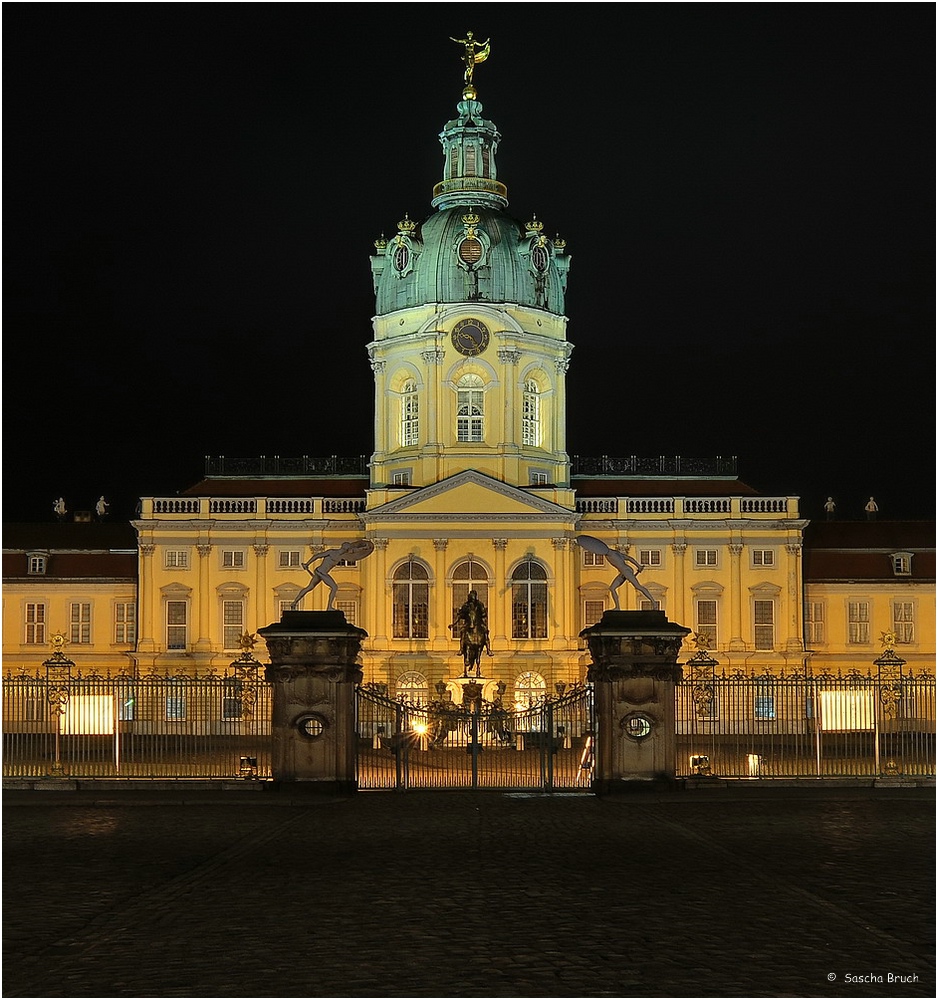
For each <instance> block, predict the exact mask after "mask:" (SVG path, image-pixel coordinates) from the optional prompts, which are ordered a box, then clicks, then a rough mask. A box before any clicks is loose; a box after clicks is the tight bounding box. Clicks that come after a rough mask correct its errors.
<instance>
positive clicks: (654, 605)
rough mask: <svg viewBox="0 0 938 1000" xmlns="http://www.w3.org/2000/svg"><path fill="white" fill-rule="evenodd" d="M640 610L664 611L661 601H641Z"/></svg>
mask: <svg viewBox="0 0 938 1000" xmlns="http://www.w3.org/2000/svg"><path fill="white" fill-rule="evenodd" d="M638 603H639V609H638V610H639V611H663V610H664V608H663V607H662V606H661V601H639V602H638Z"/></svg>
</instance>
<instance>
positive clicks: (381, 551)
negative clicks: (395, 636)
mask: <svg viewBox="0 0 938 1000" xmlns="http://www.w3.org/2000/svg"><path fill="white" fill-rule="evenodd" d="M372 541H373V542H374V545H375V558H374V559H369V560H368V563H369V564H371V565H373V566H374V571H375V576H374V581H373V582H374V586H372V587H371V588H370V589H371V593H372V600H373V604H372V613H371V620H372V622H374V627H375V637H374V645H375V646H385V647H386V646H387V645H388V602H387V594H386V590H387V585H388V539H387V538H372ZM369 568H370V566H369Z"/></svg>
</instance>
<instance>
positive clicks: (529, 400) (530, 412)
mask: <svg viewBox="0 0 938 1000" xmlns="http://www.w3.org/2000/svg"><path fill="white" fill-rule="evenodd" d="M521 443H522V444H526V445H532V446H533V447H535V448H537V447H539V446H540V443H541V398H540V390H539V389H538V387H537V382H535V381H534V380H533V379H528V380H527V382H525V383H524V393H523V395H522V398H521Z"/></svg>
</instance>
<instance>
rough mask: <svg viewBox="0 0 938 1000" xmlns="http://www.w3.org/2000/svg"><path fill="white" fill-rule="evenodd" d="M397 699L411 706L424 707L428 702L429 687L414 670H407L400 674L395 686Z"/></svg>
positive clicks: (425, 680) (423, 678)
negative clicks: (401, 699)
mask: <svg viewBox="0 0 938 1000" xmlns="http://www.w3.org/2000/svg"><path fill="white" fill-rule="evenodd" d="M395 689H396V690H397V697H398V698H403V699H404V701H406V702H408V703H409V704H411V705H426V704H427V702H428V701H429V700H430V685H429V684H428V683H427V679H426V677H424V676H423V674H419V673H417V671H416V670H408V671H407V672H406V673H403V674H401V676H400V677H398V679H397V684H396V685H395Z"/></svg>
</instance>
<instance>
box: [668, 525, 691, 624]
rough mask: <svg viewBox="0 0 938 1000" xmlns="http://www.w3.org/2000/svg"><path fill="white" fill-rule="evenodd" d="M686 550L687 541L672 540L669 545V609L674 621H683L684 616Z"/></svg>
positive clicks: (685, 604) (685, 601) (685, 600)
mask: <svg viewBox="0 0 938 1000" xmlns="http://www.w3.org/2000/svg"><path fill="white" fill-rule="evenodd" d="M686 552H687V542H674V543H673V544H672V546H671V554H672V556H673V558H674V600H673V602H672V604H673V607H672V608H671V609H670V610H671V614H672V615H673V616H674V620H675V621H676V622H683V621H684V620H685V618H686V612H685V608H686V606H687V595H686V594H685V592H684V558H685V555H684V554H685V553H686Z"/></svg>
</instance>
